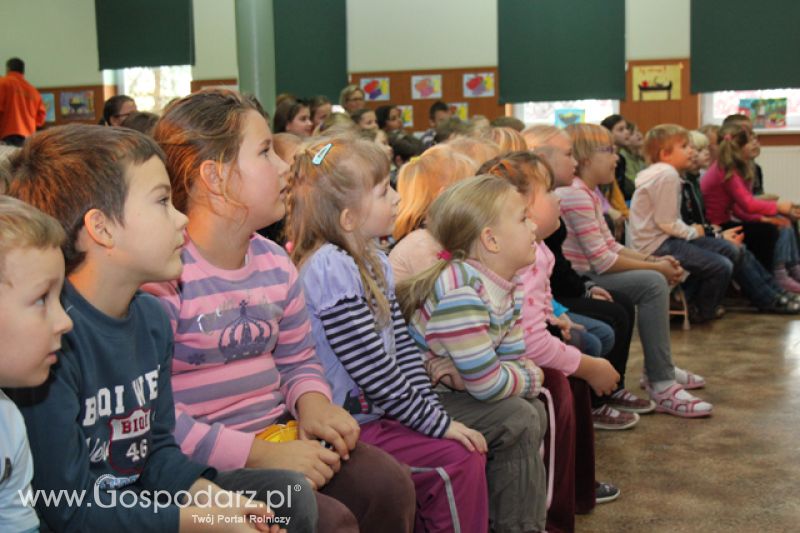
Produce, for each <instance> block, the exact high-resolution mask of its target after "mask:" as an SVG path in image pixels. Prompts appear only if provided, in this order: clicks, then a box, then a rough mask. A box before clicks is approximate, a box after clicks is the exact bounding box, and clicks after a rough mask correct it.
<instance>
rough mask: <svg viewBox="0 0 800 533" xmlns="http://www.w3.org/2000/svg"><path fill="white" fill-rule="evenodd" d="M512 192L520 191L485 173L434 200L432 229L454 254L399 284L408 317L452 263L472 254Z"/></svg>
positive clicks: (398, 297)
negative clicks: (482, 232)
mask: <svg viewBox="0 0 800 533" xmlns="http://www.w3.org/2000/svg"><path fill="white" fill-rule="evenodd" d="M512 192H514V193H516V190H515V188H514V186H513V185H512V184H511V182H509V181H506V180H505V179H502V178H498V177H497V176H487V175H481V176H475V177H472V178H467V179H465V180H462V181H460V182H458V183H456V184H455V185H453V186H452V187H450V188H449V189H447V190H446V191H444V192H443V193H442V194H440V195H439V197H438V198H437V199H436V200H435V201H434V202H433V204H432V205H431V209H430V213H429V217H428V231H429V232H430V233H431V235H432V236H433V238H434V239H436V241H438V242H439V244H441V245H442V247H443V248H444V249H445V250H447V251H448V252H449V253H450V258H449V259H443V258H440V259H439V260H437V261H436V263H434V264H433V266H431V267H430V268H428V269H427V270H424V271H422V272H420V273H419V274H417V275H416V276H413V277H411V278H409V279H407V280H404V281H402V282H400V283H399V284H398V285H397V299H398V303H399V304H400V309H401V310H402V312H403V316H404V317H405V318H406V320H410V319H411V316H412V315H413V314H414V313H415V312H416V311H417V310H418V309H419V307H420V306H421V305H422V304H423V303H424V302H425V300H426V299H427V298H428V297H429V296H430V295H431V293H432V292H433V289H434V286H435V285H436V281H437V280H438V279H439V276H440V275H441V273H442V272H443V271H444V269H445V268H446V267H447V266H448V265H449V264H450V262H451V261H460V260H464V259H466V258H467V257H469V256H470V254H471V253H472V251H473V247H474V245H475V243H476V242H477V240H478V238H479V237H480V234H481V231H483V229H484V228H486V227H487V226H490V225H492V224H494V223H495V221H496V220H497V218H498V217H499V215H500V213H502V211H503V209H504V207H505V204H506V199H507V198H508V194H509V193H512Z"/></svg>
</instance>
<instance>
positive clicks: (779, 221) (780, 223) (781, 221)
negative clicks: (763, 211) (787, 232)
mask: <svg viewBox="0 0 800 533" xmlns="http://www.w3.org/2000/svg"><path fill="white" fill-rule="evenodd" d="M761 222H766V223H767V224H772V225H773V226H777V227H779V228H788V227H789V226H790V225H791V222H790V221H789V219H788V218H786V217H781V216H778V217H767V216H764V217H761Z"/></svg>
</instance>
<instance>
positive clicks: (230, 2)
mask: <svg viewBox="0 0 800 533" xmlns="http://www.w3.org/2000/svg"><path fill="white" fill-rule="evenodd" d="M194 44H195V59H196V63H195V65H194V67H193V68H192V79H195V80H216V79H224V78H238V73H239V69H238V67H237V65H236V13H235V11H234V0H194Z"/></svg>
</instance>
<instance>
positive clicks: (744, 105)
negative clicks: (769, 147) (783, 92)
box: [739, 98, 786, 128]
mask: <svg viewBox="0 0 800 533" xmlns="http://www.w3.org/2000/svg"><path fill="white" fill-rule="evenodd" d="M739 113H741V114H743V115H747V116H748V117H750V120H751V121H753V127H754V128H785V127H786V98H742V99H741V100H739Z"/></svg>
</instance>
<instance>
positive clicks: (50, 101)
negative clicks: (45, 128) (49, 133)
mask: <svg viewBox="0 0 800 533" xmlns="http://www.w3.org/2000/svg"><path fill="white" fill-rule="evenodd" d="M41 95H42V102H44V109H45V115H44V121H45V122H51V123H52V122H55V121H56V94H55V93H41Z"/></svg>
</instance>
